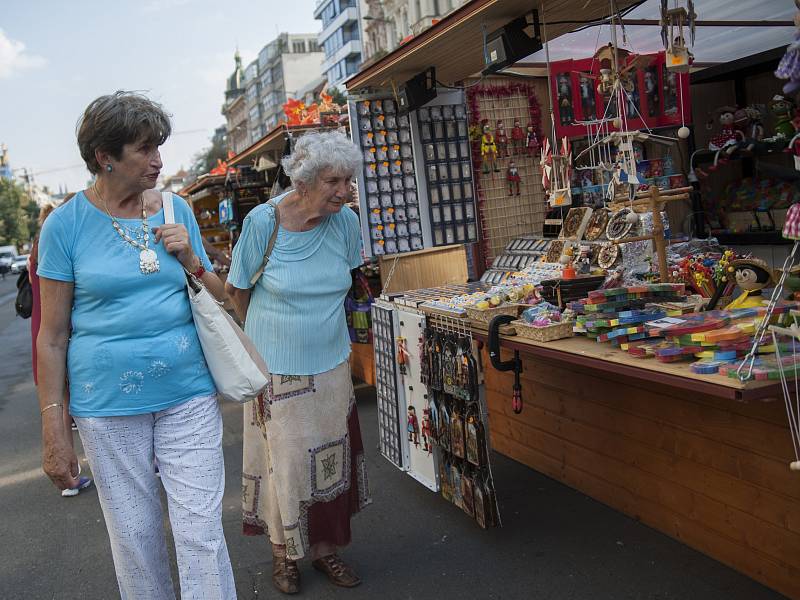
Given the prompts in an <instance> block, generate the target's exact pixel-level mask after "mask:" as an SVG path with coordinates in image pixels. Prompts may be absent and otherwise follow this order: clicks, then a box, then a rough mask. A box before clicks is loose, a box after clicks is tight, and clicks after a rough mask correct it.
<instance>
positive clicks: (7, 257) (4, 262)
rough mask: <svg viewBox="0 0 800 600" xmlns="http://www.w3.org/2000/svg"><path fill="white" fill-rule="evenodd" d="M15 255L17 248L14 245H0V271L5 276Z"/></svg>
mask: <svg viewBox="0 0 800 600" xmlns="http://www.w3.org/2000/svg"><path fill="white" fill-rule="evenodd" d="M16 256H17V249H16V248H15V247H14V246H0V273H1V274H3V276H5V274H6V273H8V272H9V271H10V270H11V263H12V262H14V258H15V257H16Z"/></svg>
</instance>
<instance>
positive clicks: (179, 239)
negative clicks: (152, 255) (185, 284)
mask: <svg viewBox="0 0 800 600" xmlns="http://www.w3.org/2000/svg"><path fill="white" fill-rule="evenodd" d="M153 231H154V233H155V236H156V243H158V242H160V241H163V242H164V248H166V249H167V252H169V253H170V254H174V255H175V256H176V257H177V258H178V260H179V261H180V263H181V264H182V265H183V267H184V268H185V269H186V270H187V271H194V270H195V269H196V268H197V263H198V260H197V257H196V256H195V254H194V248H192V244H191V242H190V241H189V232H188V230H187V229H186V226H185V225H184V224H183V223H165V224H164V225H161V226H160V227H157V228H155V229H154V230H153Z"/></svg>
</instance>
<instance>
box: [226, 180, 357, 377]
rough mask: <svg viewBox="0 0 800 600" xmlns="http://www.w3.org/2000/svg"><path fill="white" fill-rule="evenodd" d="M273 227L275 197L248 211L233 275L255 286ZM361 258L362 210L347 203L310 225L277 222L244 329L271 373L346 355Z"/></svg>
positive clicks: (318, 366) (332, 362)
mask: <svg viewBox="0 0 800 600" xmlns="http://www.w3.org/2000/svg"><path fill="white" fill-rule="evenodd" d="M287 193H288V192H287ZM285 196H286V194H284V195H282V196H279V197H277V198H275V202H276V203H279V202H280V201H281V200H282V199H283V198H284V197H285ZM274 227H275V210H274V209H273V208H272V206H270V205H269V204H262V205H260V206H257V207H256V208H254V209H253V210H252V211H250V213H249V214H248V215H247V217H245V219H244V224H243V226H242V235H241V237H240V238H239V241H238V242H236V246H234V248H233V259H232V261H231V270H230V273H229V274H228V283H230V284H231V285H232V286H234V287H237V288H239V289H243V290H246V289H249V288H250V278H251V277H252V276H253V274H254V273H255V272H256V271H257V270H258V267H259V266H260V265H261V261H262V260H263V258H264V252H265V251H266V249H267V243H268V242H269V237H270V235H271V233H272V230H273V228H274ZM362 262H363V261H362V258H361V234H360V229H359V224H358V216H357V215H356V214H355V213H354V212H353V211H352V210H350V209H349V208H347V207H344V208H342V210H341V211H339V212H338V213H335V214H333V215H330V216H328V217H325V218H324V219H323V220H322V222H321V223H320V224H319V225H317V226H316V227H315V228H314V229H311V230H310V231H287V230H286V229H284V228H283V227H280V228H279V229H278V237H277V239H276V240H275V247H274V248H273V250H272V255H271V256H270V260H269V264H268V265H267V268H266V269H265V270H264V274H263V275H262V276H261V278H260V279H259V280H258V283H256V285H255V288H254V289H253V293H252V295H251V297H250V307H249V308H248V311H247V320H246V321H245V332H246V333H247V335H249V336H250V339H252V340H253V342H254V343H255V345H256V348H258V350H259V352H260V353H261V356H262V357H263V358H264V360H265V361H266V363H267V367H269V369H270V371H271V372H272V373H280V374H282V375H316V374H318V373H324V372H325V371H329V370H330V369H333V368H334V367H336V366H337V365H339V364H341V363H342V362H344V361H345V360H347V358H348V356H350V336H349V334H348V332H347V320H346V318H345V313H344V298H345V296H346V295H347V291H348V290H349V289H350V286H351V284H352V279H351V276H350V270H351V269H354V268H356V267H358V266H359V265H361V264H362Z"/></svg>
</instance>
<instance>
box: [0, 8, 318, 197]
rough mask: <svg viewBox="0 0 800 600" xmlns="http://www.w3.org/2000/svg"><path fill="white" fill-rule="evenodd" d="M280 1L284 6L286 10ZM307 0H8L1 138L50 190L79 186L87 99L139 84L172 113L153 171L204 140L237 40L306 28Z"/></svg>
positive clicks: (255, 42) (253, 46) (256, 45)
mask: <svg viewBox="0 0 800 600" xmlns="http://www.w3.org/2000/svg"><path fill="white" fill-rule="evenodd" d="M287 5H288V6H291V9H290V10H287V8H286V7H287ZM314 6H315V2H314V0H293V1H292V2H291V3H287V2H285V1H281V0H225V1H224V2H219V1H216V2H212V1H211V0H113V1H111V2H109V1H105V2H97V1H94V0H75V1H74V2H64V1H63V0H61V1H53V0H8V1H7V2H3V10H2V12H1V13H0V143H4V144H6V145H7V146H8V151H9V156H10V162H11V166H12V168H13V169H21V168H24V167H27V168H28V169H29V170H30V171H31V172H33V173H34V174H35V181H36V182H37V183H39V184H43V185H47V186H48V187H49V188H50V189H51V190H52V191H57V190H58V189H59V186H67V188H68V189H69V190H70V191H77V190H79V189H82V188H83V187H85V186H86V183H87V180H88V178H89V172H88V171H87V170H86V167H85V166H84V165H83V161H82V160H81V157H80V153H79V152H78V148H77V144H76V141H75V125H76V123H77V120H78V117H79V116H80V115H81V114H82V112H83V110H84V109H85V108H86V106H87V105H88V104H89V103H90V102H91V101H92V100H93V99H94V98H96V97H98V96H100V95H103V94H107V93H110V92H113V91H115V90H117V89H127V90H139V91H143V92H145V93H146V94H147V95H148V96H149V97H150V98H152V99H154V100H156V101H158V102H160V103H162V104H163V105H164V107H165V108H166V109H167V111H168V112H169V113H171V114H172V116H173V135H172V137H171V138H170V139H169V140H167V142H166V143H165V144H164V146H163V147H162V160H163V162H164V169H163V171H162V174H163V175H170V174H172V173H174V172H176V171H177V170H178V169H180V168H181V167H188V166H189V165H190V164H191V162H192V157H193V156H194V155H195V154H196V153H197V152H198V151H200V150H202V149H203V148H204V147H207V146H209V145H210V138H211V135H212V134H213V132H214V129H215V128H216V127H219V126H220V125H223V124H224V122H225V118H224V117H223V116H222V114H221V113H220V108H221V107H222V103H223V100H224V92H225V81H226V79H227V77H228V76H229V75H230V74H231V72H232V71H233V68H234V62H233V55H234V52H235V51H236V48H237V47H238V48H239V51H240V53H241V55H242V61H243V64H244V66H247V64H248V63H249V62H250V61H251V60H253V59H254V58H255V57H256V55H257V54H258V51H259V50H260V49H261V48H262V47H263V46H264V45H265V44H267V43H269V42H270V41H272V40H273V39H275V37H276V36H277V34H278V33H280V32H282V31H287V32H289V33H316V32H319V31H320V29H321V21H317V20H314V15H313V13H314Z"/></svg>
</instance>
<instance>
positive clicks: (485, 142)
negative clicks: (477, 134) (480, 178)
mask: <svg viewBox="0 0 800 600" xmlns="http://www.w3.org/2000/svg"><path fill="white" fill-rule="evenodd" d="M481 162H482V163H483V169H482V171H483V173H484V174H485V173H488V172H489V169H490V165H491V170H492V171H494V172H495V173H498V172H499V171H500V169H498V168H497V145H496V144H495V142H494V136H493V135H492V132H491V129H490V128H489V122H488V121H487V120H486V119H484V121H483V135H481Z"/></svg>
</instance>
